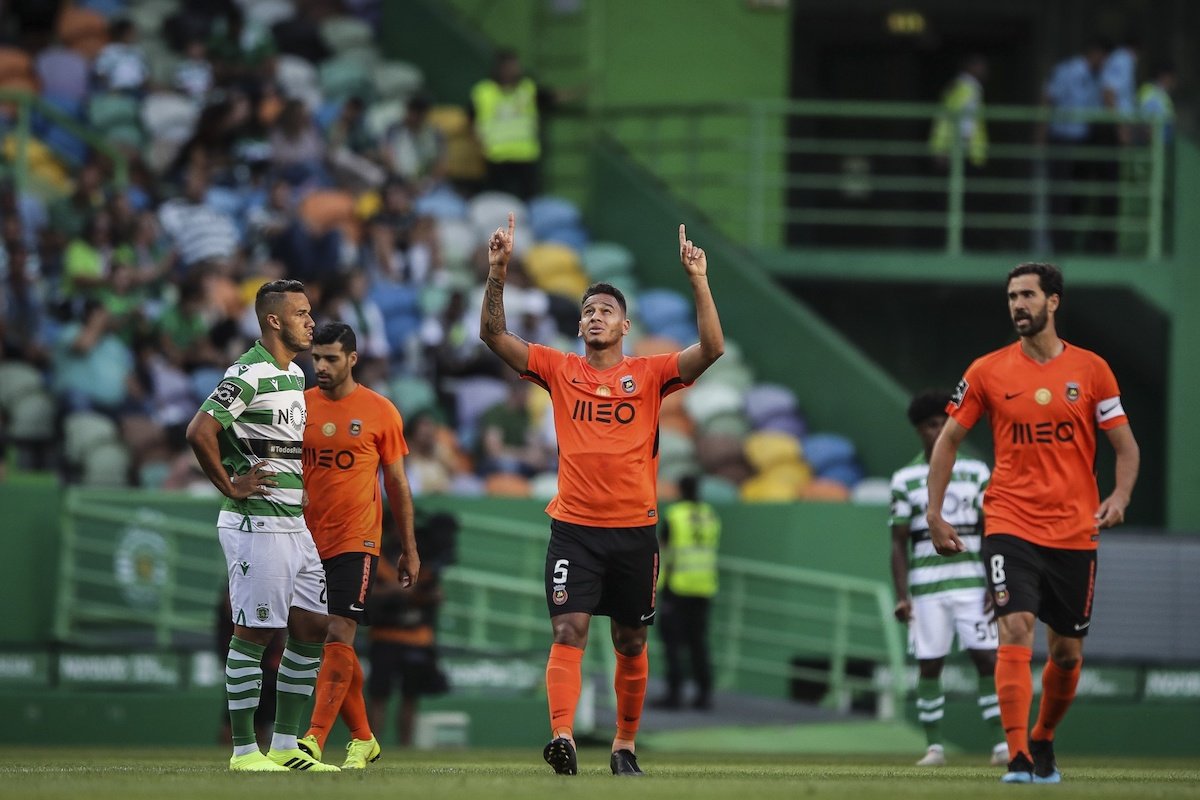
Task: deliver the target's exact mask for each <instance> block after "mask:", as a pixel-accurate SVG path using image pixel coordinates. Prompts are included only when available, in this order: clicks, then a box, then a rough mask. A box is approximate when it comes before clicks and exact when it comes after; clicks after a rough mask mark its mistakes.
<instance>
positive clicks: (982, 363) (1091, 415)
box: [946, 342, 1129, 550]
mask: <svg viewBox="0 0 1200 800" xmlns="http://www.w3.org/2000/svg"><path fill="white" fill-rule="evenodd" d="M1063 344H1064V345H1065V347H1066V349H1065V350H1063V352H1062V353H1060V354H1059V355H1058V356H1057V357H1056V358H1054V359H1052V360H1050V361H1049V362H1047V363H1045V364H1039V363H1038V362H1037V361H1034V360H1033V359H1032V358H1030V357H1029V356H1027V355H1025V353H1024V351H1022V350H1021V344H1020V342H1017V343H1015V344H1011V345H1009V346H1008V347H1005V348H1002V349H1000V350H996V351H995V352H992V353H988V354H987V355H986V356H983V357H982V358H979V359H976V360H975V362H974V363H973V364H971V366H970V367H969V368H968V369H967V372H966V374H965V375H964V376H963V379H962V380H961V381H959V383H958V387H957V388H956V389H955V391H954V397H953V398H952V399H951V401H950V405H949V406H947V407H946V413H947V414H949V415H950V416H951V417H952V418H953V419H954V420H955V421H956V422H958V423H959V424H960V425H962V426H963V427H965V428H970V427H971V426H973V425H974V424H975V423H976V421H978V419H979V418H980V417H981V416H983V415H984V414H987V415H988V420H989V421H990V422H991V426H992V440H993V445H994V447H995V452H996V467H995V469H994V470H993V472H992V481H991V484H989V486H988V489H987V492H986V493H985V495H984V500H983V511H984V517H985V530H984V533H985V534H993V533H1011V534H1013V535H1015V536H1019V537H1021V538H1023V539H1028V540H1029V541H1031V542H1034V543H1035V544H1040V545H1043V546H1046V547H1058V548H1063V549H1067V550H1093V549H1095V548H1096V546H1097V543H1098V540H1099V538H1100V536H1099V530H1098V529H1097V527H1096V519H1095V517H1094V516H1093V515H1094V514H1095V513H1096V509H1097V508H1099V506H1100V494H1099V489H1098V488H1097V487H1096V476H1095V472H1094V470H1095V459H1096V428H1097V427H1099V428H1100V429H1101V430H1110V429H1112V428H1116V427H1118V426H1120V425H1127V424H1128V423H1129V419H1128V418H1127V417H1126V416H1125V410H1124V409H1123V408H1122V406H1121V392H1120V389H1118V388H1117V379H1116V378H1115V377H1114V376H1113V373H1112V370H1111V369H1110V368H1109V366H1108V363H1107V362H1106V361H1105V360H1104V359H1102V358H1100V356H1098V355H1096V354H1095V353H1093V352H1091V351H1089V350H1084V349H1082V348H1080V347H1074V346H1073V345H1070V344H1067V343H1066V342H1063Z"/></svg>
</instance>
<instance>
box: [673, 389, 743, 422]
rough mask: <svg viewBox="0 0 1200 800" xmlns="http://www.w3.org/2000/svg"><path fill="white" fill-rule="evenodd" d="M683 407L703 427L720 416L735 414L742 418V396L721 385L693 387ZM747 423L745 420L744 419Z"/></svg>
mask: <svg viewBox="0 0 1200 800" xmlns="http://www.w3.org/2000/svg"><path fill="white" fill-rule="evenodd" d="M683 406H684V408H686V409H687V413H688V416H689V417H691V418H692V419H694V420H696V422H698V423H700V425H701V427H703V426H704V423H705V422H707V421H708V420H709V419H711V418H712V417H715V416H718V415H720V414H735V415H737V416H738V417H742V395H741V393H739V392H738V391H737V390H736V389H733V388H731V387H729V386H723V385H721V384H719V383H718V384H713V383H710V384H705V385H703V386H694V387H692V388H691V389H690V390H689V391H688V392H687V394H685V395H684V397H683ZM742 421H743V422H745V418H744V417H743V418H742Z"/></svg>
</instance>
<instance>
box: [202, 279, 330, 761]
mask: <svg viewBox="0 0 1200 800" xmlns="http://www.w3.org/2000/svg"><path fill="white" fill-rule="evenodd" d="M254 310H255V311H256V312H257V314H258V323H259V327H260V328H261V329H262V339H260V340H259V341H257V342H255V343H254V347H252V348H250V350H248V351H247V352H246V353H245V354H244V355H243V356H242V357H241V358H239V359H238V360H237V363H236V364H234V365H233V366H232V367H230V368H229V369H228V370H227V371H226V372H225V377H224V378H222V380H221V382H220V383H219V384H218V385H217V388H216V389H214V390H213V393H212V394H211V395H210V396H209V398H208V399H207V400H205V401H204V404H203V405H202V406H200V411H199V412H197V414H196V416H195V418H193V419H192V421H191V424H189V425H188V431H187V438H188V443H189V444H191V446H192V449H193V450H194V451H195V453H196V459H197V460H198V461H199V462H200V466H201V467H202V468H203V469H204V474H206V475H207V476H208V479H209V480H211V481H212V482H213V485H214V486H216V487H217V488H218V489H220V490H221V493H222V494H223V495H225V500H224V502H223V503H222V504H221V512H220V515H219V516H218V518H217V533H218V535H219V537H220V540H221V549H222V550H223V551H224V553H225V562H226V565H227V567H228V570H229V599H230V603H231V605H232V607H233V622H234V625H233V638H232V639H231V640H230V642H229V657H228V659H227V660H226V662H225V694H226V697H227V700H228V705H229V720H230V725H231V728H232V730H233V756H232V758H230V759H229V768H230V769H232V770H236V771H246V772H280V771H282V772H286V771H287V770H289V769H295V770H307V771H311V772H337V771H338V768H337V767H335V766H333V765H331V764H322V763H321V762H320V761H318V760H316V759H314V758H312V757H311V756H309V755H308V754H307V753H305V752H304V751H302V750H300V749H299V748H298V747H297V746H296V733H297V731H298V728H299V725H300V715H301V714H302V713H303V712H304V706H305V705H306V704H307V702H308V699H309V698H310V697H311V696H312V693H313V687H314V686H315V685H316V682H317V672H318V671H319V669H320V666H321V653H322V651H323V649H324V642H325V633H326V631H327V630H328V628H329V617H328V616H327V615H326V605H325V570H324V568H323V567H322V566H321V560H320V558H319V557H318V556H317V548H316V546H315V545H314V544H313V538H312V534H311V533H309V531H308V528H307V526H306V525H305V524H304V479H303V477H302V475H301V464H302V455H303V448H302V444H303V440H304V418H305V407H304V373H303V372H301V371H300V368H299V367H298V366H296V365H295V364H294V363H292V359H294V358H295V357H296V355H298V354H299V353H302V352H304V351H305V350H308V349H309V348H311V347H312V336H313V319H312V315H311V309H310V307H309V303H308V298H307V297H305V295H304V284H302V283H300V282H299V281H272V282H271V283H267V284H264V285H263V286H262V288H260V289H259V290H258V295H257V296H256V297H255V300H254ZM283 627H286V628H287V629H288V640H287V647H286V649H285V650H284V652H283V659H282V660H281V661H280V664H279V676H278V679H277V680H276V706H275V708H276V711H275V733H274V735H273V736H272V739H271V748H270V750H269V751H268V752H267V754H266V755H263V754H262V752H260V751H259V749H258V744H257V743H256V741H255V736H254V711H255V709H256V708H257V707H258V699H259V692H260V690H261V688H262V666H261V662H262V657H263V651H264V650H265V648H266V646H267V644H268V643H269V642H270V641H271V639H272V638H273V637H274V635H275V631H276V630H278V629H279V628H283Z"/></svg>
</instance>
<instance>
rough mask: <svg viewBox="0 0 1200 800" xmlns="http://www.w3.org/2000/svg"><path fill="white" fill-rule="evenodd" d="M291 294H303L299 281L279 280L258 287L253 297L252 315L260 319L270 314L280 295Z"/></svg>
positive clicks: (302, 285)
mask: <svg viewBox="0 0 1200 800" xmlns="http://www.w3.org/2000/svg"><path fill="white" fill-rule="evenodd" d="M292 292H299V293H300V294H304V284H303V283H301V282H300V281H289V280H285V279H280V280H277V281H271V282H269V283H264V284H263V285H262V286H260V287H258V292H257V293H255V295H254V313H255V314H257V315H258V316H259V317H260V318H261V317H262V316H263V315H265V314H269V313H271V311H272V309H274V308H275V304H276V303H278V302H279V301H280V300H281V299H282V297H281V296H282V295H284V294H289V293H292Z"/></svg>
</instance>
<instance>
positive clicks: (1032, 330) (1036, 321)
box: [1013, 308, 1050, 337]
mask: <svg viewBox="0 0 1200 800" xmlns="http://www.w3.org/2000/svg"><path fill="white" fill-rule="evenodd" d="M1022 320H1028V321H1029V327H1028V328H1026V329H1025V330H1021V327H1020V325H1019V324H1018V323H1019V322H1021V321H1022ZM1049 321H1050V309H1048V308H1043V309H1042V313H1040V314H1030V315H1029V316H1027V317H1020V318H1019V319H1014V320H1013V327H1014V328H1015V329H1016V331H1017V335H1018V336H1025V337H1028V336H1037V335H1038V334H1039V333H1041V332H1042V331H1044V330H1045V329H1046V323H1048V322H1049Z"/></svg>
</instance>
